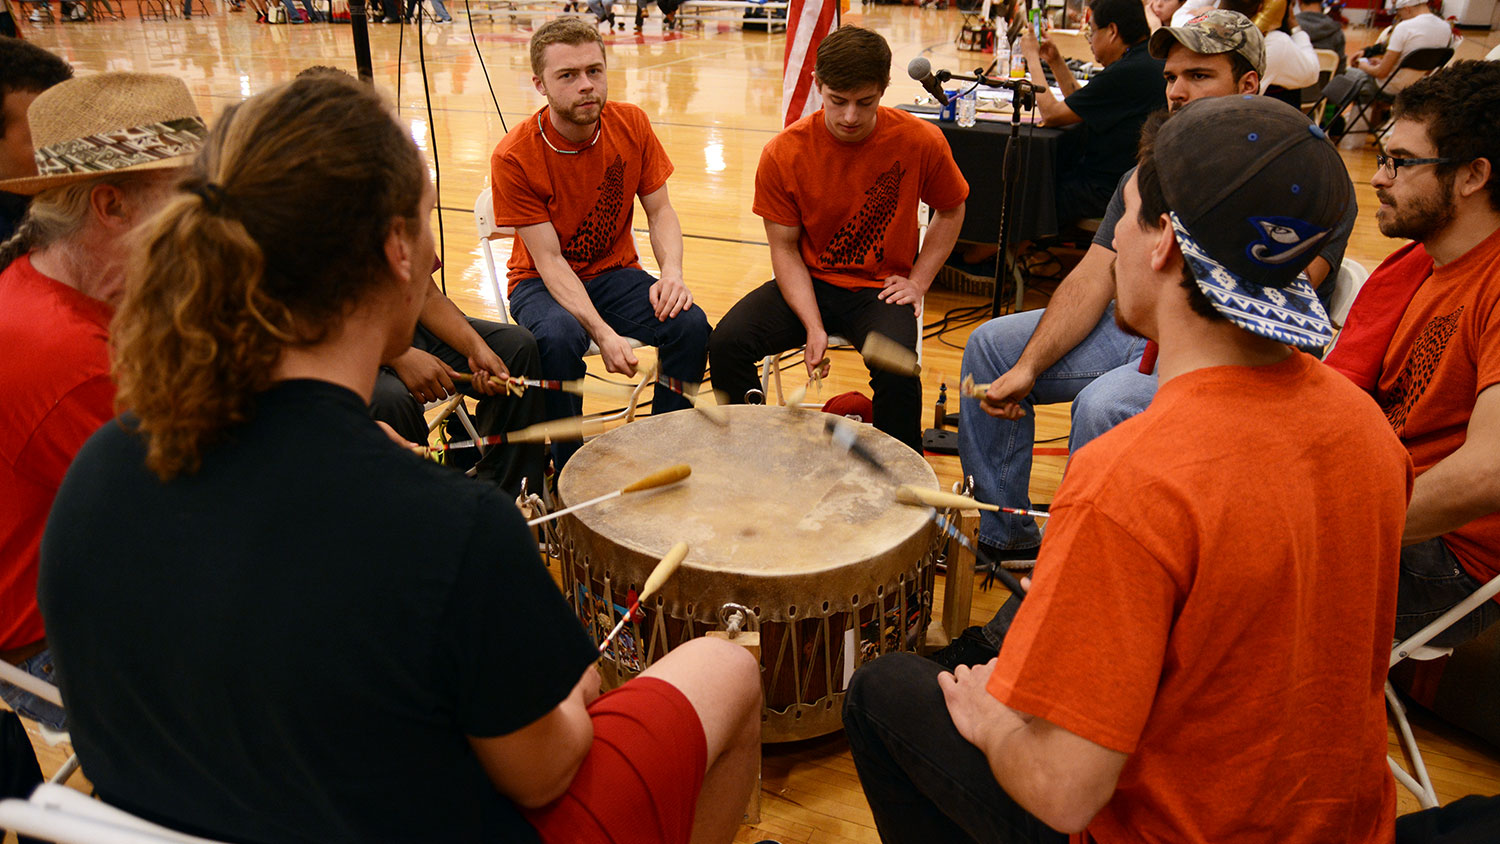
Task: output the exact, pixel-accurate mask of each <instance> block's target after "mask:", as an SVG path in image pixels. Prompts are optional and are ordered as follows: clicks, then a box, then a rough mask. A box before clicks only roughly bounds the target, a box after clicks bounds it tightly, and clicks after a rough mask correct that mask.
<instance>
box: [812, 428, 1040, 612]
mask: <svg viewBox="0 0 1500 844" xmlns="http://www.w3.org/2000/svg"><path fill="white" fill-rule="evenodd" d="M824 430H826V431H828V432H829V433H830V434H832V435H833V444H834V445H835V446H838V447H839V448H842V449H843V450H845V451H847V452H849V453H850V454H852V455H854V456H855V457H858V458H859V459H860V460H862V461H864V462H865V463H868V464H869V465H871V466H873V467H874V468H875V469H876V470H877V471H879V472H880V473H881V474H882V475H885V476H886V477H891V470H890V469H887V468H886V467H885V465H884V464H882V463H881V462H880V460H879V458H877V457H876V456H875V453H874V452H873V451H870V450H869V449H867V448H865V447H864V446H863V445H860V444H859V443H858V442H857V441H856V440H855V437H856V432H855V430H854V426H853V425H848V424H841V423H839V422H837V421H836V420H833V419H829V420H828V421H827V422H825V423H824ZM897 495H898V496H899V495H900V490H897ZM959 497H960V498H962V497H963V496H959ZM964 500H965V501H968V500H969V499H964ZM976 503H977V502H976ZM965 506H968V505H967V504H966V505H965ZM928 512H929V513H930V514H931V517H932V520H933V521H934V522H936V523H937V526H938V527H939V528H940V529H941V530H942V531H943V532H944V533H946V534H948V535H949V536H951V537H953V538H954V539H956V540H957V541H958V544H960V545H962V546H963V547H965V548H967V549H969V552H970V553H972V554H973V555H974V559H976V560H979V561H981V562H983V563H984V564H985V565H988V566H990V568H991V572H990V574H991V576H993V577H998V578H1000V582H1001V583H1004V584H1005V588H1007V589H1009V590H1010V591H1011V592H1012V593H1013V594H1014V595H1015V596H1016V597H1017V598H1021V597H1022V596H1024V595H1025V594H1026V590H1025V589H1023V588H1021V583H1020V581H1018V580H1016V579H1015V577H1013V576H1012V575H1011V573H1010V572H1008V571H1005V570H1004V569H1002V568H1001V567H1000V564H999V563H995V562H993V561H991V560H990V558H989V557H987V556H986V555H985V554H984V552H982V551H980V550H979V548H978V547H977V546H975V545H974V543H972V542H970V541H969V538H968V537H967V536H964V535H963V534H962V533H960V532H959V530H958V528H955V527H954V526H953V525H952V523H950V522H949V521H948V520H947V519H945V518H943V514H942V513H939V512H938V511H937V509H936V508H933V509H931V510H929V511H928ZM986 583H988V579H986Z"/></svg>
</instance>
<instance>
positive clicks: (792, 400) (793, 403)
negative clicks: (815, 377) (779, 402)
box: [786, 381, 812, 407]
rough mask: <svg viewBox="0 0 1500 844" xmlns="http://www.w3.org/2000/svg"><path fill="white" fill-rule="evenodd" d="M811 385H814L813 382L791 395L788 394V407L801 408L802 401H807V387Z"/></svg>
mask: <svg viewBox="0 0 1500 844" xmlns="http://www.w3.org/2000/svg"><path fill="white" fill-rule="evenodd" d="M811 383H812V382H811V381H808V382H807V384H803V385H802V386H800V387H798V388H797V389H795V390H793V391H792V392H791V393H790V394H788V395H787V397H786V406H787V407H799V406H801V404H802V400H803V399H805V398H807V385H808V384H811Z"/></svg>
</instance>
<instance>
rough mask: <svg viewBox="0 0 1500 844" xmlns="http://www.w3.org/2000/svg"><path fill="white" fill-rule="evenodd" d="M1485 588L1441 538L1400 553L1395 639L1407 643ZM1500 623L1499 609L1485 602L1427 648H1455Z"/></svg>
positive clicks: (1410, 547) (1435, 638)
mask: <svg viewBox="0 0 1500 844" xmlns="http://www.w3.org/2000/svg"><path fill="white" fill-rule="evenodd" d="M1483 585H1484V584H1482V583H1480V582H1479V581H1477V580H1475V579H1474V578H1473V577H1472V576H1470V575H1469V573H1468V572H1466V571H1464V569H1463V566H1460V565H1459V564H1458V558H1457V557H1454V556H1453V552H1452V551H1450V550H1448V545H1447V543H1445V542H1443V539H1442V537H1437V538H1435V539H1429V540H1427V541H1426V542H1418V543H1417V544H1416V545H1408V546H1406V547H1405V548H1402V549H1401V577H1400V579H1399V580H1398V581H1397V586H1396V638H1397V639H1398V640H1402V639H1406V638H1408V637H1410V636H1412V635H1414V634H1415V633H1416V632H1417V631H1419V630H1421V629H1422V628H1423V627H1426V626H1427V625H1428V624H1431V623H1432V622H1433V621H1436V620H1437V618H1438V616H1440V615H1442V614H1443V613H1445V612H1447V611H1448V610H1450V609H1452V608H1453V607H1455V606H1457V605H1458V604H1460V603H1463V600H1464V599H1465V598H1467V597H1469V596H1470V595H1472V594H1474V592H1475V591H1477V590H1478V589H1479V587H1480V586H1483ZM1496 621H1500V605H1497V604H1496V603H1495V602H1494V601H1485V602H1484V603H1483V604H1481V605H1480V606H1479V607H1478V608H1477V609H1475V610H1474V611H1473V612H1471V613H1469V614H1468V615H1466V616H1464V617H1463V618H1460V619H1459V620H1458V621H1455V622H1453V624H1451V625H1449V626H1448V629H1446V630H1444V631H1443V632H1441V633H1439V634H1438V635H1437V636H1435V637H1433V639H1432V641H1430V642H1428V643H1427V645H1428V647H1433V648H1452V647H1456V646H1458V645H1461V644H1463V643H1464V642H1467V641H1469V640H1470V639H1475V638H1478V636H1479V634H1480V633H1483V632H1484V631H1485V628H1487V627H1489V626H1490V625H1491V624H1494V623H1495V622H1496Z"/></svg>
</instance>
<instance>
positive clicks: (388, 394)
mask: <svg viewBox="0 0 1500 844" xmlns="http://www.w3.org/2000/svg"><path fill="white" fill-rule="evenodd" d="M416 404H417V400H416V398H414V397H413V396H412V394H411V391H410V390H408V389H406V385H405V384H403V383H401V379H400V378H397V377H396V376H394V375H392V374H391V373H390V372H388V371H386V370H381V372H380V374H379V375H378V376H376V377H375V390H374V391H373V392H372V393H371V394H370V416H372V417H374V418H375V419H379V420H381V421H382V422H386V423H387V424H389V423H390V422H391V420H393V419H400V418H401V417H402V416H403V415H404V414H406V413H409V412H411V409H412V408H413V407H414V406H415V405H416Z"/></svg>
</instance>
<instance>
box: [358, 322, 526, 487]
mask: <svg viewBox="0 0 1500 844" xmlns="http://www.w3.org/2000/svg"><path fill="white" fill-rule="evenodd" d="M469 325H471V326H473V327H474V330H475V331H477V332H479V336H480V337H481V338H483V340H484V342H485V344H486V345H488V346H489V347H490V348H491V349H492V350H493V351H494V352H495V355H496V356H498V357H499V358H500V360H502V361H504V362H505V367H506V368H507V369H509V370H510V372H511V374H512V375H524V376H526V377H529V378H540V377H541V374H542V364H541V359H540V358H539V357H538V356H537V351H536V341H535V340H533V339H532V337H531V332H529V331H527V330H526V329H524V328H522V327H520V326H518V325H506V324H504V323H499V322H488V321H486V320H482V319H473V318H470V320H469ZM411 344H412V347H413V348H416V349H420V350H421V351H424V352H428V353H429V354H432V355H434V356H436V357H437V358H439V359H440V360H442V362H443V363H446V364H447V365H448V366H449V367H451V368H452V369H453V370H454V371H456V372H468V371H469V361H468V359H466V358H465V357H464V356H463V355H462V354H460V353H459V352H458V350H456V349H454V348H453V347H451V346H449V345H448V344H447V343H444V342H443V341H441V340H439V339H438V338H437V337H435V336H433V334H432V332H430V331H428V330H427V329H425V328H423V327H422V326H420V325H418V326H417V333H416V336H415V337H413V338H412V343H411ZM542 392H543V391H541V390H535V389H532V390H527V391H526V392H525V394H524V395H522V396H521V397H519V398H516V397H513V396H483V395H480V394H479V393H476V392H473V391H472V390H465V393H466V394H467V395H470V396H473V397H475V398H477V399H479V407H478V410H477V411H476V412H475V415H474V427H475V428H476V429H478V431H479V435H480V436H489V435H491V434H498V433H500V432H502V431H514V430H516V429H517V428H524V427H526V426H527V425H531V424H534V423H537V422H540V421H542V413H543V411H542V399H543V396H542ZM370 416H371V417H373V418H375V419H378V420H380V421H382V422H384V423H386V424H387V425H390V426H391V427H392V428H394V429H395V430H396V433H398V434H400V435H401V436H403V437H405V438H406V439H408V440H411V441H412V442H416V443H425V442H426V441H427V421H426V419H424V418H423V416H422V403H421V402H419V401H417V399H416V397H415V396H413V395H412V394H411V392H410V391H409V390H407V389H406V385H405V384H403V383H401V379H400V378H397V377H396V372H395V370H393V369H390V368H382V369H381V370H380V375H379V377H377V378H376V379H375V393H374V395H373V396H372V397H371V399H370ZM453 421H454V420H451V419H450V422H453ZM454 424H455V425H456V422H454ZM459 430H462V429H459ZM454 436H457V437H458V438H460V439H467V438H468V437H467V434H459V433H455V434H454ZM466 453H467V454H468V455H477V454H478V452H477V451H469V450H465V451H453V452H449V454H450V455H451V456H453V457H455V458H457V459H458V460H463V458H464V456H465V455H466ZM546 459H547V452H546V449H545V448H544V447H543V446H542V445H541V444H539V443H523V444H518V445H501V446H493V447H491V448H489V449H488V450H486V451H485V454H484V457H483V458H482V459H480V461H479V463H478V471H477V472H476V474H477V475H478V476H479V477H480V478H484V479H485V480H489V481H493V482H495V483H497V484H499V485H500V486H501V487H502V488H504V489H505V490H506V491H507V492H510V493H511V494H513V495H514V494H516V493H517V492H519V491H520V488H521V479H522V478H526V479H527V483H526V488H527V489H528V490H530V491H531V492H540V491H541V488H542V472H543V471H544V469H545V467H546Z"/></svg>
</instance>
